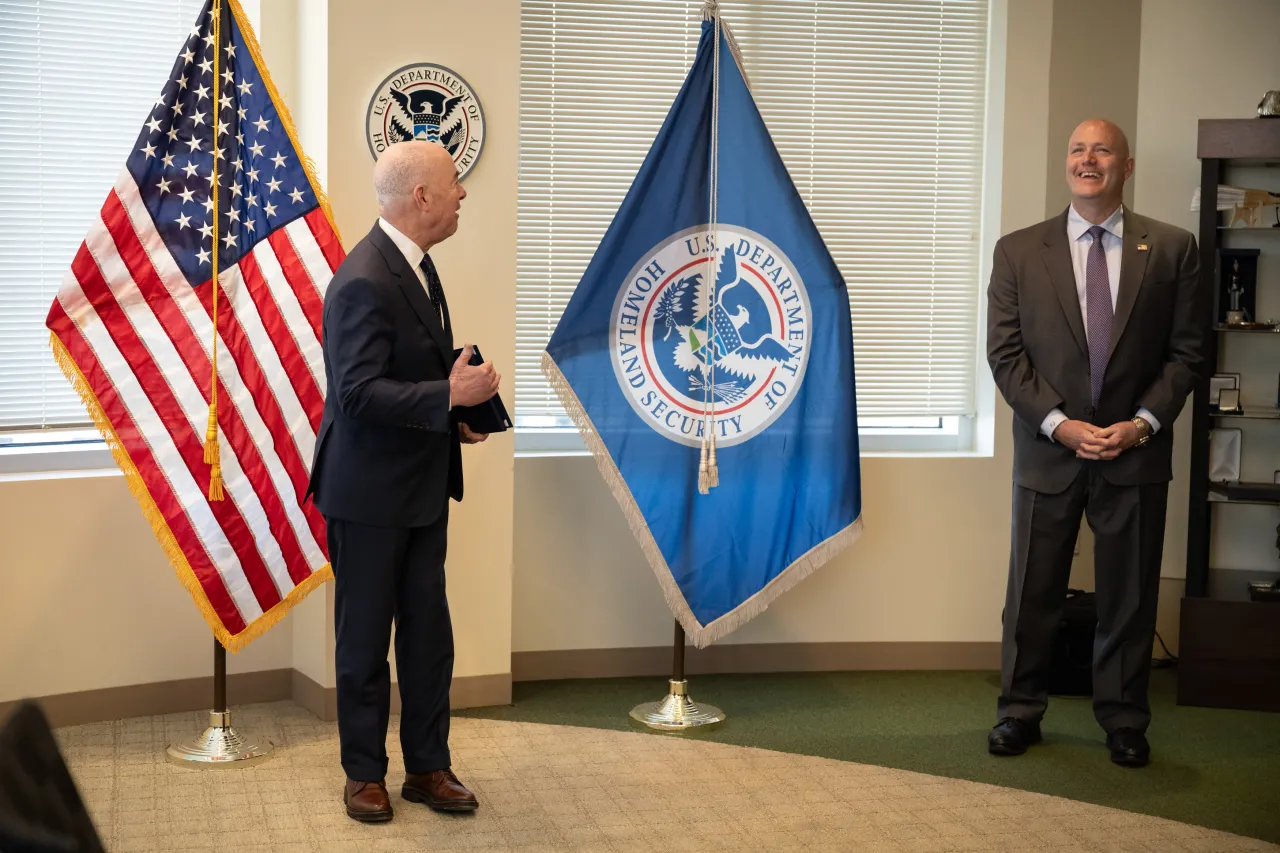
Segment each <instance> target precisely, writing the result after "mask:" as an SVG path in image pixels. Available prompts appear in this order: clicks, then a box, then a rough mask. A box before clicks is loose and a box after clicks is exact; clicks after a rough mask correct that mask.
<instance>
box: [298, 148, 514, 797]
mask: <svg viewBox="0 0 1280 853" xmlns="http://www.w3.org/2000/svg"><path fill="white" fill-rule="evenodd" d="M373 185H374V192H375V193H376V195H377V199H378V211H379V213H380V216H379V219H378V221H377V224H375V225H374V226H373V229H372V230H371V231H370V232H369V234H368V235H367V236H366V237H365V238H364V239H363V240H361V241H360V242H359V243H357V244H356V246H355V247H354V248H353V249H352V250H351V254H349V255H347V258H346V260H344V261H343V262H342V266H340V267H339V268H338V271H337V272H336V273H335V274H334V276H333V280H332V281H331V282H330V284H329V289H328V291H327V292H326V294H325V298H324V337H323V347H324V366H325V374H326V376H327V381H328V393H327V395H326V397H325V405H324V418H323V420H322V421H321V423H320V435H319V438H318V440H317V441H316V453H315V464H314V465H313V466H312V475H311V487H310V488H311V491H314V493H315V503H316V506H317V507H318V508H319V509H320V512H321V513H322V514H323V515H324V518H325V521H326V523H327V526H328V539H329V557H330V560H331V562H332V564H333V573H334V578H335V581H336V583H335V595H334V622H335V628H336V632H337V652H336V657H335V667H336V671H337V680H338V734H339V739H340V741H341V748H342V766H343V769H344V770H345V771H346V776H347V782H346V788H345V789H344V792H343V801H344V803H345V804H346V808H347V814H348V815H349V816H350V817H351V818H353V819H355V820H359V821H366V822H377V821H386V820H390V819H391V818H392V809H391V802H390V799H389V798H388V796H387V787H386V774H387V751H386V735H387V717H388V714H389V713H390V709H391V678H390V668H389V667H388V664H387V650H388V646H389V644H390V640H391V626H392V622H393V621H394V623H395V642H396V670H397V674H398V676H399V684H400V702H401V717H400V744H401V746H402V747H403V749H404V766H405V780H404V787H403V788H402V789H401V792H402V794H403V796H404V799H406V800H409V801H411V802H418V803H424V804H426V805H427V806H429V807H431V808H433V809H436V810H438V811H453V812H456V811H474V810H475V809H476V808H477V806H478V803H477V802H476V798H475V796H474V795H473V794H472V793H471V792H470V791H468V790H467V789H466V787H464V786H463V784H462V783H461V782H459V781H458V778H457V777H456V776H455V775H454V774H453V772H452V770H450V760H449V684H450V682H451V680H452V678H453V628H452V625H451V624H450V621H449V605H448V602H447V601H446V599H445V574H444V560H445V544H446V532H447V529H448V523H449V506H448V504H449V498H453V499H454V500H459V501H460V500H462V453H461V449H460V446H459V445H460V444H471V443H476V442H480V441H483V440H484V439H485V438H486V436H484V435H478V434H474V433H472V432H471V431H470V430H469V429H468V428H467V427H466V426H465V425H459V424H457V423H456V422H455V421H454V419H453V417H452V415H451V412H452V410H453V407H455V406H471V405H475V404H477V403H482V402H484V401H485V400H488V399H489V398H491V397H492V396H493V395H494V394H495V393H497V391H498V382H499V377H498V374H497V373H496V372H495V371H494V369H493V365H492V364H489V363H488V362H486V363H484V364H483V365H475V366H473V365H471V364H469V363H468V362H469V360H470V358H471V348H470V347H467V348H465V349H464V351H463V352H462V354H461V355H460V356H459V357H458V358H456V359H455V358H454V354H453V353H454V347H453V325H452V323H451V322H450V318H449V306H448V303H447V302H446V301H445V295H444V290H443V288H442V287H441V285H440V278H439V276H437V275H436V269H435V266H434V264H432V262H431V257H430V255H428V254H427V253H428V251H429V250H430V249H431V248H432V247H433V246H435V245H436V244H437V243H440V242H441V241H443V240H445V239H446V238H448V237H449V236H451V235H452V234H453V233H454V231H456V230H457V228H458V208H459V206H460V205H461V203H462V200H463V199H464V198H466V197H467V192H466V190H464V189H463V188H462V186H461V185H460V184H459V183H458V176H457V172H456V171H455V169H454V165H453V160H452V159H451V158H450V157H449V154H448V153H447V152H446V151H445V150H444V149H443V148H441V147H440V146H439V145H437V144H435V143H430V142H401V143H398V144H396V145H393V146H391V147H390V148H388V149H387V150H386V151H385V152H383V154H382V156H381V157H380V158H379V159H378V162H377V163H376V164H375V166H374V170H373Z"/></svg>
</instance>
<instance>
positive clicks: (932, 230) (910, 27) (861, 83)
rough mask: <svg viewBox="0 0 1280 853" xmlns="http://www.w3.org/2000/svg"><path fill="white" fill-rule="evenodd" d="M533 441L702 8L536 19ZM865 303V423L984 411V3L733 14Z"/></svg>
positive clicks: (782, 136)
mask: <svg viewBox="0 0 1280 853" xmlns="http://www.w3.org/2000/svg"><path fill="white" fill-rule="evenodd" d="M521 8H522V17H521V47H520V53H521V57H520V58H521V70H520V181H519V200H518V248H517V269H518V284H517V307H516V325H517V331H516V335H517V338H516V376H515V382H516V393H515V406H516V418H517V423H518V425H521V426H549V425H554V424H567V423H568V422H567V420H565V419H564V416H563V412H562V411H561V409H560V406H559V403H558V401H557V399H556V397H555V394H554V392H553V391H552V390H551V389H550V387H549V386H548V385H547V384H546V382H545V381H544V380H543V379H542V375H541V371H540V369H539V366H538V365H539V361H540V358H541V353H542V350H543V348H544V347H545V345H546V342H547V340H548V339H549V338H550V336H551V333H552V331H553V330H554V329H555V325H556V322H557V321H558V319H559V317H560V314H561V312H562V311H563V310H564V306H565V305H566V304H567V303H568V301H569V297H570V296H571V295H572V293H573V289H574V287H575V286H576V285H577V283H578V279H579V278H580V277H581V275H582V272H583V270H584V269H585V268H586V265H587V263H588V261H589V260H590V258H591V255H592V253H593V252H594V251H595V249H596V246H597V245H598V243H599V241H600V238H601V237H602V236H603V234H604V232H605V229H606V228H607V227H608V225H609V222H610V220H611V219H612V217H613V214H614V213H615V211H616V210H617V207H618V205H619V204H620V203H621V201H622V198H623V196H624V195H625V194H626V191H627V189H628V187H629V186H630V182H631V179H632V178H633V177H634V175H635V173H636V171H637V169H638V168H639V166H640V163H641V161H642V160H643V159H644V155H645V153H646V152H647V151H648V148H649V145H650V143H651V142H652V141H653V138H654V136H655V135H656V133H657V131H658V128H659V127H660V125H661V123H662V120H663V118H664V117H665V115H666V111H667V109H668V108H669V107H670V105H671V102H672V100H673V99H674V97H675V95H676V92H677V91H678V90H679V88H680V84H681V83H682V82H683V80H684V77H685V74H686V72H687V71H688V68H689V65H690V63H691V62H692V61H693V54H694V50H695V49H696V46H697V37H698V24H699V23H700V20H701V19H700V15H699V10H700V8H701V3H698V2H692V0H690V1H689V2H685V1H684V0H619V2H586V0H524V2H523V3H522V4H521ZM720 9H721V12H722V14H723V15H724V17H725V20H727V21H728V22H729V23H730V25H731V26H732V27H733V28H734V32H735V34H736V36H737V38H738V41H739V44H740V45H741V48H742V52H743V56H744V58H745V62H746V70H747V73H748V75H749V76H750V78H751V84H752V92H753V94H754V96H755V99H756V103H757V104H758V106H759V108H760V111H761V113H762V114H763V116H764V119H765V122H766V124H767V125H768V127H769V131H770V133H771V134H772V136H773V139H774V141H775V143H776V144H777V146H778V149H779V151H780V152H781V154H782V157H783V160H784V161H785V163H786V164H787V168H788V170H789V171H790V173H791V176H792V179H793V180H794V181H795V183H796V186H797V188H798V189H799V191H800V194H801V195H802V196H803V197H804V200H805V202H806V204H807V205H808V207H809V210H810V212H811V214H812V215H813V218H814V220H815V221H816V222H817V225H818V228H819V230H820V231H821V233H822V235H823V238H824V239H825V240H826V243H827V246H828V248H829V249H830V250H831V253H832V254H833V256H834V257H835V259H836V262H837V264H838V265H839V267H840V269H841V271H842V273H843V274H844V277H845V281H846V284H847V285H848V288H849V301H850V308H851V312H852V316H853V332H854V341H855V343H854V348H855V358H856V367H857V382H858V411H859V414H861V415H864V416H871V417H912V416H944V415H968V414H972V413H973V412H974V372H975V366H976V364H977V357H976V351H975V348H976V344H977V307H978V301H977V300H978V297H979V294H980V292H981V287H980V282H979V281H978V271H979V260H980V259H979V249H980V244H979V231H980V228H979V221H980V216H981V205H982V192H981V190H982V165H983V127H984V120H985V116H984V108H985V92H986V64H987V43H986V42H987V2H986V0H818V1H817V2H804V0H786V2H759V0H738V2H722V3H721V4H720Z"/></svg>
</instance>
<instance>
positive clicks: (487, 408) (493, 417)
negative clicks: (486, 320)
mask: <svg viewBox="0 0 1280 853" xmlns="http://www.w3.org/2000/svg"><path fill="white" fill-rule="evenodd" d="M460 355H462V350H461V349H455V350H454V351H453V358H454V361H457V359H458V356H460ZM470 363H471V364H476V365H479V364H484V356H482V355H480V348H479V347H477V346H473V347H472V348H471V362H470ZM453 419H454V420H455V421H457V422H458V423H460V424H466V425H467V426H469V427H471V431H472V432H480V433H495V432H506V431H507V430H509V429H511V418H510V416H508V415H507V407H506V406H504V405H502V397H501V395H499V394H494V395H493V396H492V397H490V398H489V399H488V400H486V401H485V402H483V403H480V404H478V405H475V406H454V407H453Z"/></svg>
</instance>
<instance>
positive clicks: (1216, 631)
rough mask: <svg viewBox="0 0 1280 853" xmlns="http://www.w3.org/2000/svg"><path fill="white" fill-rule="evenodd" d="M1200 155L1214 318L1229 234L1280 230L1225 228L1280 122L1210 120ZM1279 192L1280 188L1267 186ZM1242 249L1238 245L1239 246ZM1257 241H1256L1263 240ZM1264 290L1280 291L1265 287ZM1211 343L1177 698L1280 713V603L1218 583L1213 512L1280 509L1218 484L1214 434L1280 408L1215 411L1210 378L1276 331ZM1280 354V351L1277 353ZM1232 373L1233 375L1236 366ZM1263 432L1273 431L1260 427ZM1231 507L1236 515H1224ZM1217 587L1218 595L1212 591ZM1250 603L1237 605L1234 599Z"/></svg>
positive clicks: (1203, 245)
mask: <svg viewBox="0 0 1280 853" xmlns="http://www.w3.org/2000/svg"><path fill="white" fill-rule="evenodd" d="M1197 143H1198V144H1197V155H1198V157H1199V158H1200V222H1199V235H1198V237H1199V246H1200V276H1201V284H1202V285H1203V286H1204V287H1207V288H1210V289H1211V291H1212V292H1213V293H1214V299H1213V306H1214V307H1213V310H1214V314H1213V316H1214V318H1218V317H1220V316H1221V315H1220V314H1219V305H1218V298H1217V294H1218V280H1217V279H1218V255H1219V251H1220V250H1221V249H1223V248H1224V246H1223V241H1224V239H1225V237H1224V235H1226V234H1228V233H1230V232H1233V231H1234V232H1241V233H1240V235H1239V238H1238V239H1239V240H1245V239H1249V238H1253V239H1255V240H1257V239H1260V237H1259V235H1261V234H1264V233H1266V232H1274V233H1280V228H1276V229H1272V228H1270V227H1259V228H1225V227H1223V226H1222V222H1221V220H1220V218H1219V212H1218V210H1217V207H1218V204H1217V202H1218V186H1219V184H1231V183H1232V181H1231V179H1230V173H1231V172H1232V171H1233V170H1236V169H1239V168H1242V167H1243V168H1258V167H1267V168H1277V169H1280V119H1257V118H1254V119H1201V121H1200V127H1199V138H1198V140H1197ZM1265 188H1266V189H1272V190H1273V191H1274V190H1275V187H1265ZM1233 245H1238V243H1233ZM1255 245H1257V244H1255ZM1257 286H1258V288H1259V289H1261V288H1263V287H1274V286H1277V282H1275V281H1263V280H1262V278H1261V277H1260V278H1259V280H1258V282H1257ZM1210 328H1211V329H1212V333H1211V339H1210V342H1209V347H1208V352H1207V356H1208V357H1207V365H1206V367H1205V378H1204V379H1202V380H1201V381H1200V382H1198V383H1197V385H1196V389H1195V392H1194V393H1193V395H1192V400H1191V406H1192V419H1191V420H1192V423H1191V429H1192V435H1191V470H1190V478H1189V486H1190V488H1189V490H1188V492H1189V494H1188V507H1187V567H1186V568H1187V588H1186V595H1185V597H1184V598H1183V600H1182V608H1181V609H1182V612H1181V631H1180V636H1179V665H1178V669H1179V675H1178V702H1179V703H1180V704H1184V705H1205V706H1214V707H1228V708H1250V709H1255V710H1270V711H1280V603H1277V602H1262V601H1250V600H1248V589H1247V587H1248V584H1247V583H1246V582H1245V581H1244V580H1241V581H1239V586H1240V587H1241V589H1240V590H1239V591H1237V590H1235V588H1234V587H1235V585H1236V584H1235V583H1234V581H1233V582H1231V583H1228V584H1225V586H1226V587H1227V590H1228V592H1227V594H1225V595H1223V594H1221V590H1222V588H1223V587H1224V584H1223V583H1222V582H1221V580H1220V579H1221V578H1222V577H1223V576H1224V575H1227V574H1232V573H1226V572H1214V574H1215V576H1216V578H1218V579H1219V582H1218V583H1217V584H1213V585H1211V584H1210V572H1211V568H1210V564H1209V552H1210V543H1211V541H1212V537H1213V522H1214V507H1215V506H1219V507H1227V506H1231V505H1236V504H1247V505H1280V484H1275V483H1266V482H1262V483H1257V482H1252V483H1251V482H1231V483H1214V482H1210V480H1209V477H1208V471H1209V433H1210V430H1211V429H1212V428H1213V426H1214V424H1215V423H1219V422H1221V421H1222V420H1226V419H1242V420H1266V419H1278V418H1280V409H1276V408H1272V407H1270V406H1244V408H1243V411H1240V412H1219V411H1218V410H1217V408H1216V407H1214V406H1210V405H1209V382H1208V376H1210V375H1212V374H1215V373H1218V371H1219V369H1220V365H1219V359H1220V358H1221V356H1222V354H1223V349H1222V345H1223V341H1224V336H1226V335H1239V334H1248V335H1276V336H1277V339H1278V345H1280V332H1277V331H1275V330H1269V329H1241V328H1236V327H1232V326H1226V325H1222V324H1219V323H1217V321H1216V319H1215V320H1213V321H1211V322H1210ZM1277 358H1280V350H1277ZM1226 372H1231V371H1230V369H1229V368H1228V369H1227V371H1226ZM1255 428H1256V429H1271V428H1272V427H1269V426H1267V425H1265V424H1264V425H1258V426H1257V427H1255ZM1222 511H1224V512H1225V511H1228V510H1226V509H1223V510H1222ZM1276 535H1277V532H1276V530H1275V529H1274V528H1271V527H1267V528H1265V529H1261V530H1259V531H1258V536H1259V537H1260V539H1261V541H1264V542H1266V543H1268V544H1269V545H1274V543H1275V541H1276ZM1211 586H1215V587H1217V588H1218V590H1219V594H1211ZM1237 596H1239V599H1242V600H1238V599H1237V600H1228V598H1231V599H1236V597H1237Z"/></svg>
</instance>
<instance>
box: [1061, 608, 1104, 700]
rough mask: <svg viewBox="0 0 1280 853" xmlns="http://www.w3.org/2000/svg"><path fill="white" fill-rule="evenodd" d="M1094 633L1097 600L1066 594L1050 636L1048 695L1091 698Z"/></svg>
mask: <svg viewBox="0 0 1280 853" xmlns="http://www.w3.org/2000/svg"><path fill="white" fill-rule="evenodd" d="M1097 629H1098V604H1097V597H1096V596H1095V594H1094V593H1092V592H1084V591H1083V590H1079V589H1069V590H1067V600H1066V603H1065V604H1063V607H1062V619H1061V621H1059V622H1058V629H1057V630H1056V631H1054V634H1053V652H1052V654H1051V656H1050V658H1049V692H1050V693H1052V694H1056V695H1058V696H1092V695H1093V635H1094V633H1095V632H1096V631H1097Z"/></svg>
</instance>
